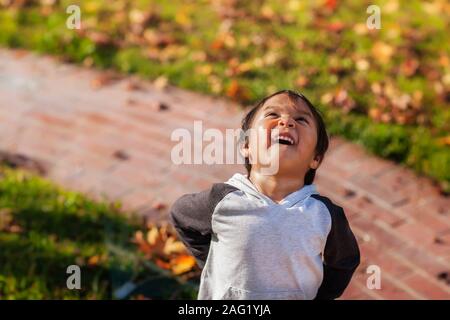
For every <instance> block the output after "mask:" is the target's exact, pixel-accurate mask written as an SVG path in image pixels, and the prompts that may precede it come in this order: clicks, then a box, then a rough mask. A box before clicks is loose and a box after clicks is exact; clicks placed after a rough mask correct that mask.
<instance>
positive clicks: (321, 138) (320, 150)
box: [241, 90, 329, 185]
mask: <svg viewBox="0 0 450 320" xmlns="http://www.w3.org/2000/svg"><path fill="white" fill-rule="evenodd" d="M283 93H284V94H287V95H288V97H289V99H292V100H293V99H301V100H302V101H303V102H304V103H306V105H307V106H308V108H309V109H310V110H311V113H312V114H313V116H314V120H315V121H316V126H317V144H316V156H319V157H320V160H319V163H320V162H322V160H323V158H324V156H325V152H326V151H327V149H328V144H329V141H328V134H327V131H326V128H325V123H324V121H323V119H322V116H321V114H320V112H319V110H317V109H316V108H315V107H314V105H313V104H312V103H311V102H310V101H309V100H308V99H307V98H306V97H305V96H304V95H303V94H301V93H298V92H295V91H292V90H280V91H277V92H275V93H272V94H271V95H269V96H267V97H265V98H263V99H262V100H260V101H259V102H258V103H257V104H256V105H255V106H254V107H253V108H252V109H251V110H250V111H249V112H248V113H247V114H246V115H245V117H244V118H243V119H242V127H241V128H242V130H243V131H244V133H245V132H247V130H249V129H250V128H251V125H252V121H253V118H254V117H255V115H256V113H257V112H258V110H259V109H260V108H261V107H262V106H263V105H264V103H265V102H266V101H267V100H269V99H270V98H272V97H274V96H276V95H279V94H283ZM244 139H245V140H244V144H245V145H248V136H247V135H245V138H244ZM245 168H246V169H247V175H248V176H250V171H251V169H252V165H251V164H250V160H249V159H248V157H246V158H245ZM315 176H316V169H309V170H308V172H307V173H306V174H305V181H304V184H305V185H306V184H312V183H313V181H314V177H315Z"/></svg>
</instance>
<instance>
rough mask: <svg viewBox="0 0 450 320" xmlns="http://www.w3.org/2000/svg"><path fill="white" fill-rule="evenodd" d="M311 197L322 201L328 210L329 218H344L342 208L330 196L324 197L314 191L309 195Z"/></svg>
mask: <svg viewBox="0 0 450 320" xmlns="http://www.w3.org/2000/svg"><path fill="white" fill-rule="evenodd" d="M311 197H312V198H314V199H315V200H317V201H319V202H320V203H322V204H323V205H324V206H325V207H326V208H327V209H328V211H329V213H330V215H331V218H332V219H333V220H334V219H343V218H344V219H345V213H344V209H343V208H342V207H341V206H339V205H337V204H336V203H334V202H333V201H332V200H331V199H330V198H328V197H325V196H323V195H321V194H318V193H315V194H312V195H311Z"/></svg>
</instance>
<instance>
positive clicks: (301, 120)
mask: <svg viewBox="0 0 450 320" xmlns="http://www.w3.org/2000/svg"><path fill="white" fill-rule="evenodd" d="M295 121H297V122H306V123H309V122H308V120H307V119H306V118H305V117H299V118H297V119H295Z"/></svg>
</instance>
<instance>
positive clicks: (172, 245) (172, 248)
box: [163, 237, 186, 255]
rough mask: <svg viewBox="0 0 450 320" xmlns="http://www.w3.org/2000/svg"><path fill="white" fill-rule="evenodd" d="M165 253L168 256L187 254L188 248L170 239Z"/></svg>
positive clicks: (165, 247) (166, 244)
mask: <svg viewBox="0 0 450 320" xmlns="http://www.w3.org/2000/svg"><path fill="white" fill-rule="evenodd" d="M163 252H164V254H166V255H171V254H180V253H185V252H186V247H185V245H184V244H183V243H182V242H181V241H178V240H176V239H175V238H174V237H169V238H168V239H167V241H166V243H165V245H164V250H163Z"/></svg>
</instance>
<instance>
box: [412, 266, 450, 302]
mask: <svg viewBox="0 0 450 320" xmlns="http://www.w3.org/2000/svg"><path fill="white" fill-rule="evenodd" d="M403 281H404V283H405V284H406V285H408V286H409V287H411V288H412V289H414V290H415V291H417V292H419V293H420V294H421V295H423V296H425V297H426V298H427V299H434V300H436V299H441V300H448V299H450V287H448V286H446V285H442V284H440V283H438V282H437V280H436V279H434V278H431V277H425V276H423V275H421V274H418V273H414V274H412V275H410V276H408V277H407V278H405V279H404V280H403Z"/></svg>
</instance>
